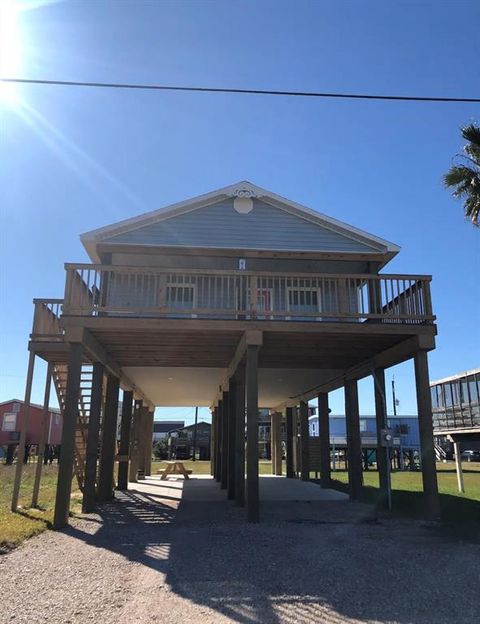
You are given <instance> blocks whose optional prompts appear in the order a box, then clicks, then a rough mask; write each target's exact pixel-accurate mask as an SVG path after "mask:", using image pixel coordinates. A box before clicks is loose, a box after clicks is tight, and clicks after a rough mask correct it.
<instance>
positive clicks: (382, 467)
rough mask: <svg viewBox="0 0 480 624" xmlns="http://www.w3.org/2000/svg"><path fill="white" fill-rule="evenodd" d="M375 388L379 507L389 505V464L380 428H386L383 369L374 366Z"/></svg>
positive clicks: (386, 448)
mask: <svg viewBox="0 0 480 624" xmlns="http://www.w3.org/2000/svg"><path fill="white" fill-rule="evenodd" d="M373 383H374V389H375V420H376V426H377V468H378V485H379V501H378V504H379V506H380V507H384V508H385V507H390V500H389V499H390V466H389V457H388V447H386V446H383V444H382V429H387V426H388V422H387V402H386V396H385V371H384V369H383V368H376V369H375V370H374V372H373Z"/></svg>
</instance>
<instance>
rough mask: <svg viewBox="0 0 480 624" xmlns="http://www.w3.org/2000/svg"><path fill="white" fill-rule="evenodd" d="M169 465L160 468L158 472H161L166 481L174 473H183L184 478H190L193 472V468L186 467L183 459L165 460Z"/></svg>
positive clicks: (162, 478)
mask: <svg viewBox="0 0 480 624" xmlns="http://www.w3.org/2000/svg"><path fill="white" fill-rule="evenodd" d="M165 463H166V464H167V465H166V466H165V468H163V470H162V469H160V470H158V474H161V475H162V476H161V481H164V480H165V479H167V477H168V475H173V474H181V475H183V477H184V479H188V478H189V476H188V475H189V474H192V471H191V470H187V469H186V468H185V466H184V465H183V462H182V461H176V460H175V461H167V462H165Z"/></svg>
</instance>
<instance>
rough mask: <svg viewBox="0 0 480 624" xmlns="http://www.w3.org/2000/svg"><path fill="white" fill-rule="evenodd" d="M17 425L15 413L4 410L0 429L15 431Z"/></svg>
mask: <svg viewBox="0 0 480 624" xmlns="http://www.w3.org/2000/svg"><path fill="white" fill-rule="evenodd" d="M16 427H17V415H16V414H14V413H13V412H5V414H4V415H3V423H2V431H15V429H16Z"/></svg>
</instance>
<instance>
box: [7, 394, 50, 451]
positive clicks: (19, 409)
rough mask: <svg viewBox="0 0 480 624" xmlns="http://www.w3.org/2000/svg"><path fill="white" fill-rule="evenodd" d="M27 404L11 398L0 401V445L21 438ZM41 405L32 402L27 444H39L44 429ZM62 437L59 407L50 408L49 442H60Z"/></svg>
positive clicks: (11, 442) (14, 442)
mask: <svg viewBox="0 0 480 624" xmlns="http://www.w3.org/2000/svg"><path fill="white" fill-rule="evenodd" d="M24 410H25V406H24V403H23V401H19V400H18V399H11V400H10V401H4V402H3V403H0V446H8V445H9V444H16V443H17V442H18V440H19V438H20V430H21V428H22V421H23V415H24ZM42 412H43V407H42V406H41V405H35V403H31V404H30V411H29V416H28V430H27V439H26V443H27V444H38V443H39V442H40V434H41V429H42ZM61 437H62V416H61V414H60V410H59V409H55V408H50V409H49V412H48V437H47V440H46V443H47V444H54V445H55V444H60V440H61Z"/></svg>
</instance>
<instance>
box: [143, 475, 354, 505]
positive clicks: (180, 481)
mask: <svg viewBox="0 0 480 624" xmlns="http://www.w3.org/2000/svg"><path fill="white" fill-rule="evenodd" d="M259 481H260V500H262V501H304V502H305V501H347V500H348V496H347V495H346V494H343V493H342V492H338V491H337V490H332V489H322V488H321V487H319V486H318V485H317V484H315V483H311V482H305V481H300V480H298V479H286V478H285V477H280V476H274V475H261V476H260V479H259ZM131 487H132V488H133V489H135V490H137V491H139V492H146V493H149V494H153V495H155V496H159V497H162V496H164V497H166V498H173V499H175V500H178V502H180V501H181V500H184V501H197V502H205V503H206V502H220V501H222V502H224V501H225V499H226V492H225V490H222V489H220V486H219V484H218V483H217V482H216V481H215V479H213V478H212V477H211V476H210V475H194V476H192V477H190V479H188V481H185V480H184V478H183V477H182V476H172V477H169V478H168V479H167V480H165V481H162V480H161V479H160V477H159V476H152V477H147V478H146V479H145V480H144V481H139V482H138V483H136V484H135V485H133V484H131Z"/></svg>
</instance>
